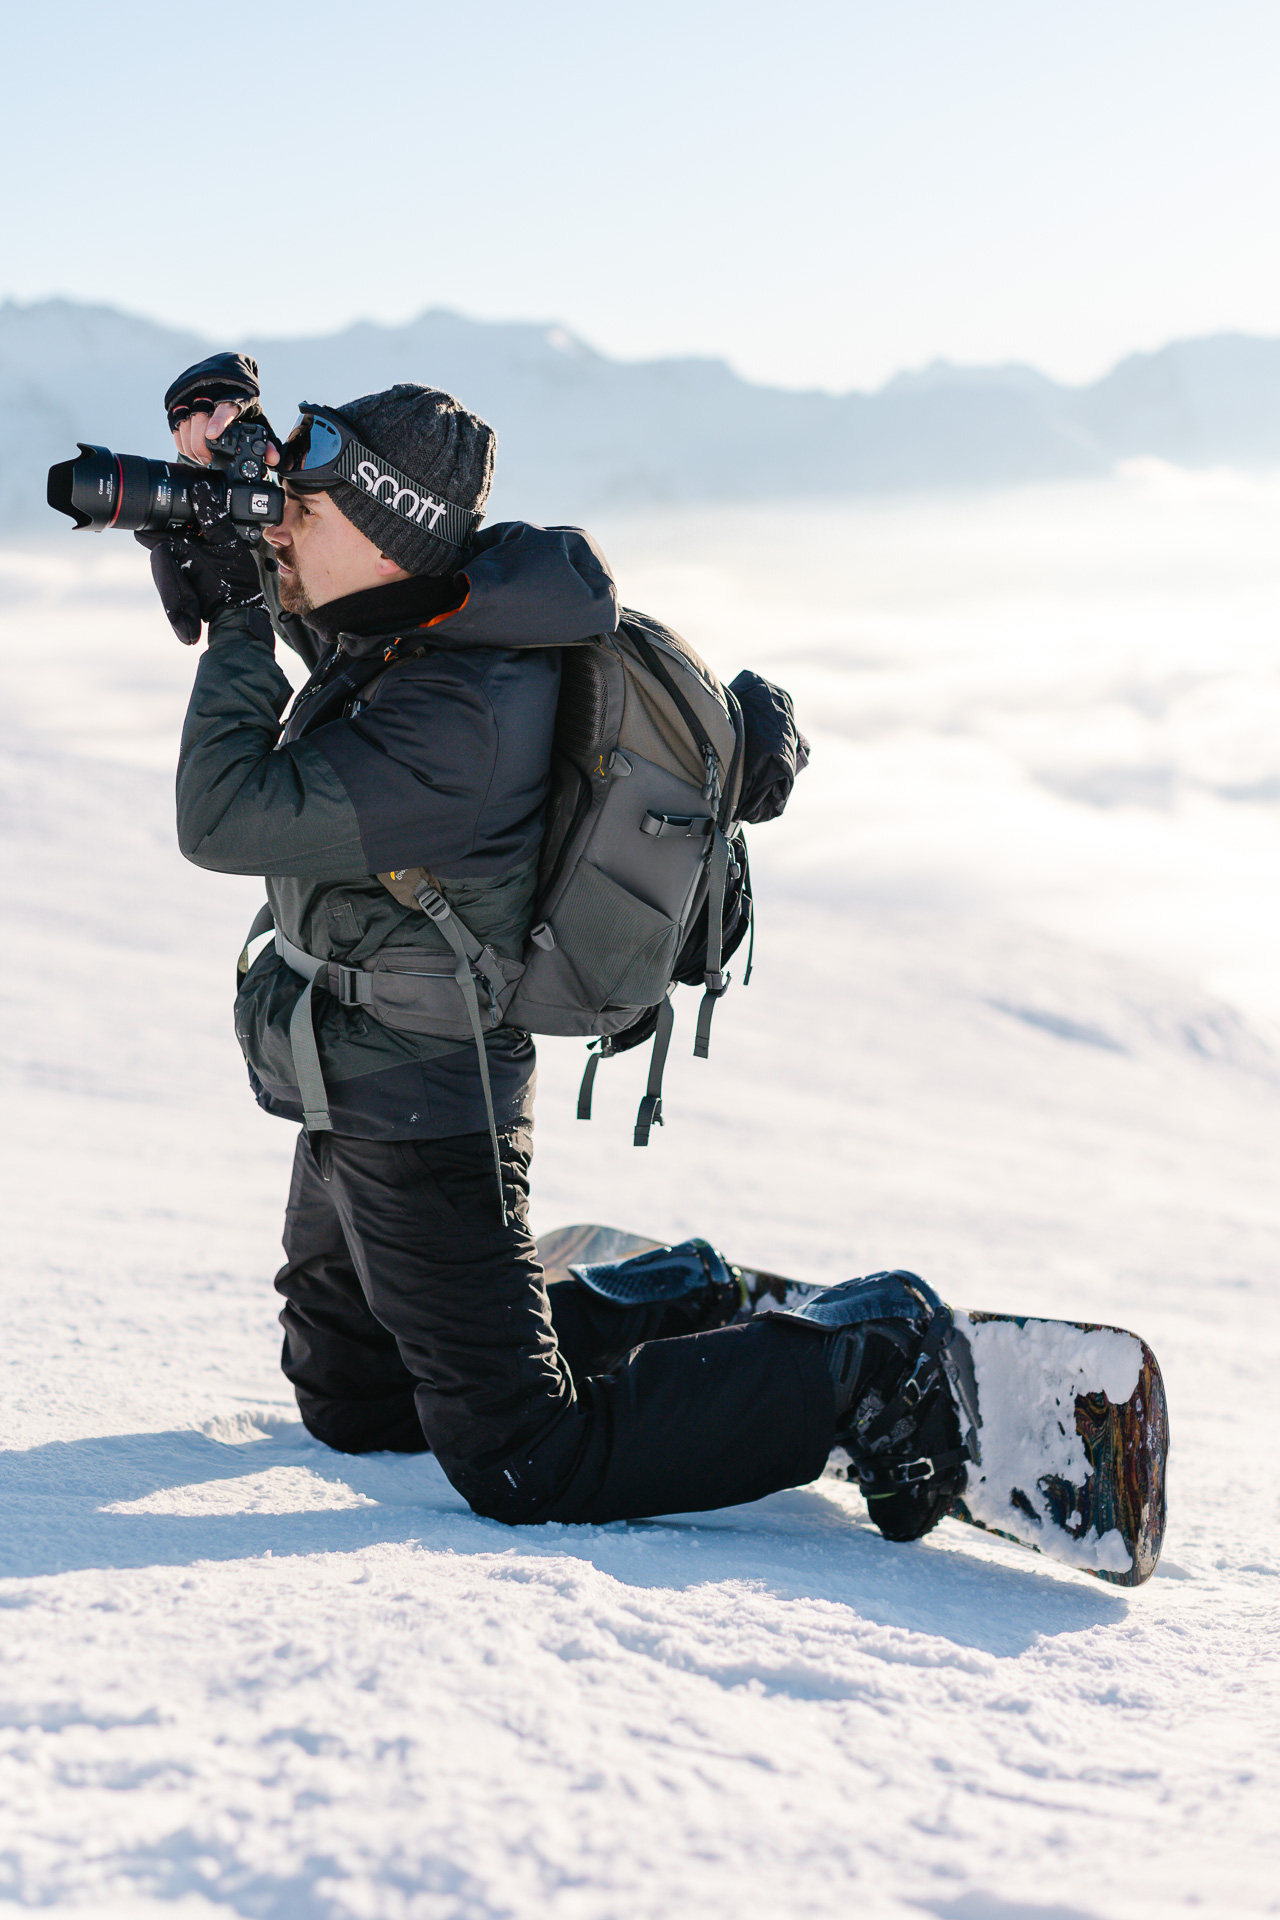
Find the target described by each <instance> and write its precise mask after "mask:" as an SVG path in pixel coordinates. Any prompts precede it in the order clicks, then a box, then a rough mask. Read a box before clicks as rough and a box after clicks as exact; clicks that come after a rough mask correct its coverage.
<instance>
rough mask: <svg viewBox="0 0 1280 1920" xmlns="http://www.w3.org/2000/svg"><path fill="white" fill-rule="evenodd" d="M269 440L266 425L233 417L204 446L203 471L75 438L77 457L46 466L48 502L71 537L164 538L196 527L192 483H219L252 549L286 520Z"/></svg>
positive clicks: (234, 520) (232, 516)
mask: <svg viewBox="0 0 1280 1920" xmlns="http://www.w3.org/2000/svg"><path fill="white" fill-rule="evenodd" d="M269 438H270V433H269V429H268V427H267V423H266V421H265V420H233V421H232V422H231V425H230V426H229V427H228V428H227V430H226V432H225V433H223V434H222V435H221V436H220V437H219V438H218V439H217V440H210V441H209V443H208V444H209V452H210V453H211V455H212V456H213V462H212V465H211V466H208V467H201V466H192V465H188V464H187V463H186V461H169V460H145V459H143V458H142V457H141V456H140V455H138V454H135V453H112V452H111V451H110V449H109V448H108V447H94V446H89V445H88V444H87V443H86V442H85V441H83V440H81V441H80V442H79V443H78V444H79V447H80V457H79V458H78V459H76V460H62V461H60V462H59V463H58V465H57V466H54V467H50V469H49V491H48V499H49V505H50V506H51V507H53V508H54V509H55V510H56V511H57V512H58V513H65V514H66V515H67V516H68V517H69V518H70V519H72V520H74V521H75V523H76V531H77V532H80V531H82V530H83V529H84V528H85V527H92V529H93V531H94V532H95V533H101V532H102V530H103V529H104V528H105V527H119V528H121V529H122V530H123V531H125V532H130V533H136V532H152V533H163V532H165V531H167V530H168V529H169V528H170V527H184V526H191V525H193V524H196V523H197V522H198V519H199V516H198V514H197V512H196V506H195V502H194V500H193V498H192V492H191V489H192V484H193V482H195V481H197V480H200V481H203V482H204V483H205V484H206V485H207V486H215V487H216V486H218V485H219V484H221V485H222V486H223V487H224V488H225V494H226V508H227V513H228V516H229V517H230V520H231V524H232V526H233V527H234V528H235V531H236V532H237V534H238V535H239V536H240V538H241V539H242V540H243V541H245V542H246V544H247V545H248V546H251V547H256V546H257V545H258V542H259V541H260V540H261V538H262V529H263V527H278V526H279V525H280V523H281V521H282V520H283V519H284V490H283V488H282V487H281V485H280V483H279V481H278V480H277V479H276V477H275V475H274V474H273V473H272V471H271V469H270V468H269V467H268V465H267V441H268V439H269ZM206 497H207V496H206Z"/></svg>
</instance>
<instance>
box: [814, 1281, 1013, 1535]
mask: <svg viewBox="0 0 1280 1920" xmlns="http://www.w3.org/2000/svg"><path fill="white" fill-rule="evenodd" d="M785 1317H786V1318H788V1319H793V1320H797V1321H802V1322H805V1323H807V1324H808V1325H810V1326H813V1327H816V1328H821V1329H823V1330H825V1331H826V1332H827V1334H828V1350H827V1362H828V1367H829V1370H830V1373H831V1380H832V1384H833V1386H834V1387H835V1396H836V1440H837V1443H838V1444H839V1446H841V1447H842V1448H843V1449H844V1452H845V1453H846V1455H847V1456H848V1461H849V1466H848V1474H849V1478H850V1479H851V1480H856V1481H857V1482H858V1485H859V1487H860V1488H861V1490H862V1494H863V1497H864V1498H865V1500H866V1502H867V1510H868V1512H869V1513H870V1515H871V1518H872V1519H873V1520H874V1521H875V1523H876V1525H877V1527H879V1529H880V1531H881V1533H882V1534H884V1536H885V1538H886V1539H888V1540H918V1539H920V1537H921V1536H922V1535H923V1534H926V1533H928V1532H929V1531H930V1529H931V1528H933V1527H935V1526H937V1524H938V1522H939V1520H941V1519H942V1517H943V1515H944V1514H945V1513H946V1512H947V1510H948V1508H949V1507H950V1505H951V1501H952V1499H953V1498H954V1496H955V1495H956V1494H957V1493H958V1492H959V1491H960V1490H961V1489H962V1488H963V1486H964V1480H965V1462H966V1461H967V1460H970V1459H971V1458H973V1452H972V1448H971V1445H970V1436H971V1435H972V1432H973V1430H974V1428H975V1427H976V1424H977V1422H976V1416H975V1415H974V1413H973V1410H972V1408H971V1407H970V1406H968V1405H967V1404H966V1402H967V1401H968V1399H969V1395H968V1393H967V1391H966V1387H967V1382H966V1381H965V1379H964V1370H963V1369H962V1368H961V1367H960V1366H959V1365H958V1364H957V1356H956V1355H955V1354H954V1353H953V1352H952V1348H953V1347H954V1346H955V1345H956V1336H955V1332H954V1320H953V1317H952V1313H951V1309H950V1307H948V1306H947V1305H946V1304H945V1302H944V1301H942V1300H941V1299H939V1297H938V1295H937V1294H936V1293H935V1292H934V1291H933V1289H932V1287H929V1286H927V1285H926V1284H925V1282H924V1281H923V1280H921V1279H919V1278H918V1276H917V1275H915V1274H914V1273H903V1272H893V1273H873V1274H870V1275H868V1277H867V1278H866V1279H864V1280H847V1281H845V1282H844V1283H843V1284H842V1285H840V1286H835V1287H827V1288H824V1290H823V1291H822V1292H821V1293H819V1294H817V1295H815V1296H814V1298H813V1299H812V1300H810V1301H808V1302H806V1304H805V1305H804V1306H802V1307H799V1308H796V1309H795V1310H794V1311H792V1312H789V1313H788V1314H787V1315H786V1316H785ZM963 1427H967V1429H968V1433H967V1434H966V1433H965V1432H964V1431H963Z"/></svg>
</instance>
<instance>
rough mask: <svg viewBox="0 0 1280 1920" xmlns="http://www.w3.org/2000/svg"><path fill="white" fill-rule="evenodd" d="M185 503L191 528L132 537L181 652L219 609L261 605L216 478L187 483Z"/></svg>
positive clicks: (247, 552)
mask: <svg viewBox="0 0 1280 1920" xmlns="http://www.w3.org/2000/svg"><path fill="white" fill-rule="evenodd" d="M223 357H224V358H228V359H229V358H230V357H231V356H230V355H224V356H223ZM191 503H192V505H193V506H194V508H195V510H196V523H197V524H196V526H195V527H187V528H184V529H183V530H182V531H181V532H179V531H177V530H176V529H174V530H170V531H168V532H161V533H135V534H134V536H133V537H134V539H135V540H136V541H137V542H138V545H139V546H140V547H146V548H147V550H148V551H149V553H150V555H151V578H152V579H153V580H154V581H155V583H156V591H157V593H158V594H159V595H160V604H161V606H162V607H163V608H164V610H165V613H166V614H167V615H168V619H169V625H170V626H171V627H172V628H173V630H174V632H175V633H176V634H177V636H178V638H179V640H181V642H182V644H183V646H184V647H192V646H194V645H195V643H196V641H197V640H198V639H199V638H200V629H201V626H202V624H203V622H204V621H206V620H212V618H213V616H214V614H215V613H219V612H221V610H222V609H223V608H224V607H249V606H255V605H260V604H261V602H262V582H261V581H260V580H259V578H258V565H257V561H256V560H255V559H254V555H253V548H252V547H250V546H248V545H246V543H245V542H244V541H243V540H242V539H241V538H240V536H239V534H238V533H237V532H236V530H235V528H234V527H233V526H232V524H231V516H230V514H229V513H228V512H227V489H226V483H225V482H224V480H223V478H222V476H221V474H213V475H211V476H210V477H209V478H208V479H207V480H205V479H200V480H193V481H192V483H191Z"/></svg>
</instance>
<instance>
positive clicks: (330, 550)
mask: <svg viewBox="0 0 1280 1920" xmlns="http://www.w3.org/2000/svg"><path fill="white" fill-rule="evenodd" d="M262 532H263V537H264V538H265V539H266V540H268V541H269V542H270V544H271V546H272V547H273V548H274V549H275V556H276V560H277V562H278V563H279V567H280V604H281V606H282V607H283V608H284V610H285V612H286V613H303V614H305V613H310V612H311V611H312V609H313V608H315V607H323V606H327V605H328V603H329V601H330V600H342V599H345V598H346V596H347V594H349V593H361V592H363V591H364V589H365V588H367V587H385V586H386V584H387V582H388V581H389V580H407V579H408V578H409V575H408V574H407V573H406V572H405V571H404V569H403V568H402V567H398V566H396V564H395V562H394V561H393V560H388V559H386V558H385V557H384V556H383V555H382V554H380V553H379V552H378V549H377V548H376V547H375V546H374V544H373V542H372V540H370V539H368V538H367V536H366V535H365V534H363V533H361V531H360V529H359V528H358V527H353V526H352V524H351V522H350V521H349V520H348V519H347V518H346V516H345V515H344V514H341V513H339V511H338V509H337V507H335V506H334V504H333V501H332V500H331V499H330V498H329V496H328V494H327V493H298V492H295V490H294V489H293V488H292V487H291V486H290V485H289V483H288V481H286V482H285V508H284V519H283V521H282V522H281V524H280V525H279V526H278V527H264V528H263V529H262Z"/></svg>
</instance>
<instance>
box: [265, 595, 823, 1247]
mask: <svg viewBox="0 0 1280 1920" xmlns="http://www.w3.org/2000/svg"><path fill="white" fill-rule="evenodd" d="M734 689H739V690H740V691H741V692H742V693H743V695H744V700H740V699H739V698H738V696H737V693H735V691H734ZM734 689H727V688H725V687H723V686H722V685H721V683H720V682H719V680H717V678H716V676H715V675H714V674H713V673H712V672H711V670H710V668H709V667H707V666H706V665H705V664H704V662H703V661H702V660H701V659H700V658H699V657H698V655H697V653H695V651H694V649H693V648H692V647H691V646H689V644H688V642H687V641H685V640H683V639H681V638H680V636H679V635H678V634H675V633H673V632H672V631H671V630H670V629H669V628H667V627H664V626H662V625H660V624H659V623H658V622H657V621H655V620H651V619H649V618H648V617H647V616H646V615H644V614H639V613H633V612H630V611H627V610H624V611H623V614H622V619H621V622H620V624H619V626H618V628H617V630H616V632H614V633H610V634H601V635H599V636H597V637H595V638H593V639H590V640H586V641H582V642H578V643H577V644H574V645H570V646H566V647H564V648H562V650H561V689H560V698H559V704H558V707H557V713H556V729H555V740H554V747H553V753H552V775H551V789H550V794H549V797H548V801H547V810H546V820H545V827H544V831H543V839H542V846H541V853H540V859H539V872H538V885H537V892H536V895H535V902H534V910H533V918H532V923H531V927H530V931H529V935H528V939H527V940H526V942H525V948H524V953H523V955H522V957H521V959H520V960H519V961H513V960H510V959H508V958H506V957H505V956H503V955H500V954H498V953H496V952H495V951H494V949H493V948H492V947H489V946H485V945H483V944H482V943H481V942H480V941H479V940H477V939H476V937H475V936H474V934H473V933H472V932H471V930H470V928H468V927H467V926H466V925H465V924H464V922H463V921H462V920H460V919H459V917H458V915H457V914H456V913H455V912H454V911H453V909H452V907H450V905H449V903H448V901H447V900H446V899H445V898H444V895H443V894H442V893H441V892H440V890H439V888H438V886H437V885H436V883H435V880H434V878H433V876H432V875H431V874H430V873H428V872H425V871H424V870H423V869H421V868H413V869H408V870H405V871H402V872H396V873H391V874H387V875H383V876H381V877H382V878H383V880H384V883H385V884H386V885H387V886H388V887H389V888H390V890H391V891H392V892H393V893H394V894H395V895H396V897H397V898H398V899H400V900H401V901H403V902H404V903H405V904H406V905H407V904H410V903H411V902H413V903H416V904H417V905H418V906H419V907H420V908H421V909H422V911H423V912H424V913H426V914H427V915H428V916H429V917H430V918H431V920H433V921H434V922H435V925H436V927H437V928H438V930H439V932H440V933H441V934H442V935H443V937H444V939H445V941H446V942H447V944H448V946H449V948H450V950H451V952H450V954H448V955H446V954H441V955H440V956H439V960H438V961H433V960H432V958H431V957H429V956H424V955H423V953H422V951H421V949H419V948H414V949H405V948H394V947H392V948H384V949H383V950H382V951H381V952H380V953H378V954H376V955H374V956H373V958H372V959H371V960H370V961H368V962H366V963H365V967H364V968H363V969H361V968H352V967H346V966H341V965H338V964H336V963H333V962H330V963H327V964H326V966H325V969H324V971H323V973H321V971H320V967H319V963H317V962H316V961H315V960H314V959H313V958H312V957H311V956H310V955H307V954H303V953H302V952H300V950H298V949H296V948H292V946H291V944H290V943H289V942H287V941H286V942H283V946H282V945H281V936H280V935H279V934H277V946H278V948H280V950H281V951H282V952H283V954H284V958H285V959H286V960H288V961H289V963H290V964H291V965H293V966H295V967H296V968H297V969H298V971H300V972H302V971H305V972H308V973H309V974H310V975H311V976H312V978H313V980H318V984H321V985H327V986H328V988H329V990H330V991H331V992H333V993H335V994H336V997H337V998H338V999H339V1000H340V1001H342V1002H343V1003H344V1004H347V1005H359V1006H364V1007H367V1008H368V1010H369V1011H370V1012H371V1013H372V1014H373V1015H374V1017H375V1018H378V1019H382V1020H385V1022H386V1023H387V1024H388V1025H389V1026H393V1027H402V1028H410V1029H413V1030H417V1031H419V1032H431V1033H436V1034H441V1035H443V1036H445V1037H458V1038H464V1037H468V1036H469V1037H471V1038H472V1039H473V1040H474V1042H475V1046H476V1052H477V1058H478V1060H479V1065H480V1076H481V1082H482V1086H483V1090H484V1097H485V1106H486V1110H487V1113H488V1118H489V1132H490V1137H491V1139H492V1141H493V1152H494V1163H495V1166H496V1168H497V1171H498V1186H499V1191H500V1192H501V1187H502V1172H501V1163H500V1159H499V1153H498V1139H497V1128H496V1124H495V1120H494V1111H493V1100H492V1094H491V1091H490V1085H489V1070H488V1061H487V1057H486V1054H485V1046H484V1034H485V1029H486V1028H490V1029H492V1028H494V1027H498V1026H501V1025H507V1026H511V1027H518V1028H521V1029H524V1030H525V1031H528V1032H531V1033H545V1034H561V1035H582V1036H584V1037H588V1038H592V1039H594V1041H595V1046H594V1048H593V1050H592V1053H591V1057H590V1059H589V1061H588V1065H587V1070H586V1074H585V1076H584V1079H583V1083H582V1091H581V1093H580V1096H579V1101H578V1114H579V1117H580V1118H582V1119H589V1118H590V1114H591V1094H592V1086H593V1082H594V1078H595V1072H596V1068H597V1067H598V1065H599V1062H600V1060H601V1058H602V1057H605V1055H607V1054H610V1053H616V1052H621V1051H623V1050H624V1049H625V1048H626V1047H629V1046H632V1045H635V1044H637V1043H638V1042H640V1041H643V1040H645V1039H647V1038H649V1036H650V1035H652V1036H653V1039H654V1048H653V1057H652V1062H651V1066H650V1072H649V1083H648V1087H647V1090H646V1093H645V1096H644V1098H643V1100H642V1101H641V1104H640V1111H639V1114H638V1116H637V1120H636V1129H635V1144H636V1145H637V1146H644V1145H646V1144H647V1142H648V1139H649V1131H650V1128H651V1127H652V1125H653V1124H654V1123H655V1122H657V1123H658V1124H659V1125H661V1122H662V1071H663V1066H664V1064H665V1060H666V1054H667V1048H668V1045H669V1043H670V1039H671V1032H672V1026H673V1013H672V1008H671V994H672V992H673V990H674V985H675V983H676V981H677V980H680V979H687V980H690V981H694V982H700V983H701V985H702V987H703V999H702V1005H701V1009H700V1011H699V1015H698V1025H697V1034H696V1038H695V1043H694V1052H695V1054H697V1055H699V1056H700V1057H703V1058H705V1057H706V1054H707V1050H708V1043H709V1037H710V1026H711V1014H712V1011H713V1009H714V1006H715V1003H716V1001H717V1000H718V999H719V998H720V996H721V995H722V994H723V993H724V991H725V989H726V987H727V986H728V975H727V973H726V972H725V971H724V963H725V960H726V958H727V957H728V954H729V952H730V951H732V948H733V947H734V946H736V944H737V942H738V941H739V940H740V939H741V938H742V937H743V935H744V933H745V932H746V931H747V929H748V927H749V926H750V924H751V920H752V908H751V899H750V883H749V873H748V868H747V859H746V846H745V842H744V839H743V836H742V832H741V822H742V819H743V818H747V819H768V818H771V817H772V816H773V815H774V814H776V813H779V812H781V810H782V806H783V805H784V804H785V800H786V795H787V793H789V791H790V785H791V782H792V781H793V780H794V777H795V774H796V772H797V771H798V770H799V768H800V767H802V766H803V765H804V764H805V762H806V759H807V743H806V742H804V740H803V739H802V737H801V736H799V735H798V734H797V733H796V731H795V726H794V720H793V718H792V715H791V703H790V700H789V698H788V696H787V695H786V694H784V693H782V692H781V690H780V689H777V688H773V687H770V686H769V683H768V682H767V681H764V680H761V679H760V678H759V676H757V675H754V674H745V675H739V677H738V680H736V681H735V682H734ZM762 690H763V692H762ZM744 704H745V707H746V715H745V716H744ZM753 717H754V718H755V720H756V725H755V728H754V737H750V732H751V730H750V729H749V720H750V719H752V718H753ZM744 774H745V775H746V776H747V777H746V778H745V779H744ZM779 796H780V797H779ZM726 936H727V937H726ZM286 949H287V950H286ZM749 972H750V962H749V961H748V974H749ZM348 976H349V977H348ZM304 997H306V998H308V999H309V995H308V996H304ZM300 1007H301V1003H300ZM292 1038H293V1042H294V1059H295V1065H296V1067H297V1069H298V1078H299V1087H300V1090H301V1092H302V1094H303V1106H304V1109H306V1108H307V1107H308V1105H312V1106H314V1105H315V1104H316V1100H317V1099H318V1100H319V1101H320V1103H321V1106H323V1104H324V1100H323V1078H322V1076H321V1073H320V1064H319V1057H318V1054H316V1057H315V1058H314V1060H312V1059H311V1058H310V1057H309V1056H310V1055H311V1054H314V1053H315V1052H316V1050H315V1044H314V1036H313V1035H312V1034H311V1021H310V1012H309V1008H308V1010H307V1011H306V1012H305V1014H303V1015H302V1017H301V1018H300V1017H299V1015H298V1014H295V1017H294V1021H293V1026H292ZM300 1049H301V1050H300ZM317 1083H318V1089H319V1091H318V1093H317V1094H316V1096H315V1097H314V1098H313V1099H312V1100H311V1101H310V1102H309V1100H308V1084H311V1085H316V1084H317ZM504 1216H505V1208H504Z"/></svg>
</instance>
